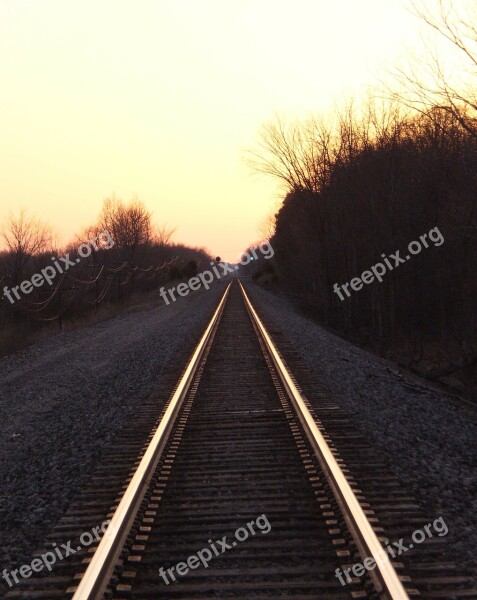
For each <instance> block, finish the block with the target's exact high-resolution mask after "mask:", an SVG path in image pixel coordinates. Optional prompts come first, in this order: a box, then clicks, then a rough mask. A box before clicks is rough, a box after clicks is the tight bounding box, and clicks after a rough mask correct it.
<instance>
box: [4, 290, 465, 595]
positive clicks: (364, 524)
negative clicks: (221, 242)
mask: <svg viewBox="0 0 477 600" xmlns="http://www.w3.org/2000/svg"><path fill="white" fill-rule="evenodd" d="M291 362H292V363H293V362H294V361H293V359H292V360H291ZM292 366H295V365H292ZM297 367H298V368H297V370H298V372H300V374H301V368H300V367H299V365H297ZM300 379H301V377H300ZM305 379H306V377H305ZM154 400H156V402H154ZM157 400H158V399H154V398H153V399H152V401H151V403H149V404H147V405H146V406H145V407H144V410H143V411H142V412H141V414H139V415H138V416H137V419H136V421H135V423H134V424H131V427H129V428H126V430H125V431H124V432H122V434H121V436H120V437H119V439H118V440H117V441H116V444H114V445H113V446H112V447H111V449H110V450H109V452H108V453H107V455H106V456H105V459H104V461H103V462H104V464H103V465H102V466H101V467H100V469H99V471H98V472H97V473H96V475H95V477H94V478H93V480H92V481H91V483H90V485H89V486H88V487H87V488H86V489H85V490H84V491H83V493H82V494H81V495H80V496H79V497H78V498H77V499H76V501H75V502H74V503H73V504H72V506H71V507H70V510H69V511H68V513H67V514H66V515H65V517H64V518H63V519H62V520H61V521H60V522H59V523H58V525H57V527H56V528H55V529H54V530H53V531H52V533H51V534H50V536H49V540H48V542H49V546H48V548H49V550H50V551H51V549H52V548H53V547H54V546H55V545H56V547H59V546H60V545H61V544H62V543H64V542H65V540H74V541H73V542H72V548H75V549H76V550H77V551H75V552H74V554H72V555H71V556H70V557H68V559H65V560H63V561H58V562H57V564H55V565H54V567H53V568H52V570H51V572H50V571H48V572H46V574H45V573H44V572H43V573H42V574H41V575H44V576H43V577H40V576H37V577H31V578H28V579H24V580H21V581H20V583H19V585H18V586H16V587H15V589H13V590H12V591H10V592H9V593H8V594H7V596H6V597H7V598H29V599H34V598H48V599H52V598H73V600H90V599H96V598H103V597H107V598H114V599H116V600H126V599H153V598H154V599H155V598H165V599H167V598H171V599H173V598H175V599H180V598H187V599H201V598H210V597H223V598H226V597H231V598H243V599H245V598H247V599H250V598H252V599H253V598H275V597H290V598H295V599H296V600H302V599H305V598H307V599H309V598H313V599H315V598H319V599H321V598H323V599H325V600H326V599H341V598H389V599H392V600H398V599H400V600H401V599H405V598H409V597H413V596H419V597H422V598H477V591H476V590H475V589H473V588H472V579H471V578H470V577H469V576H467V575H466V574H462V573H460V572H459V570H458V568H457V567H456V566H455V565H453V564H451V563H449V562H448V561H447V562H444V561H443V560H442V558H441V551H440V548H441V547H442V544H445V539H443V538H441V537H438V536H434V537H433V538H430V539H429V540H426V544H423V545H422V546H421V547H420V548H419V549H416V550H415V553H416V554H415V558H414V559H411V560H408V559H404V558H402V557H401V556H398V557H396V558H395V559H393V558H391V557H390V555H389V553H388V552H386V551H383V548H384V547H385V545H383V542H385V540H388V539H390V540H398V539H399V538H400V537H404V535H405V533H406V532H407V533H409V534H410V533H411V532H412V531H413V530H414V529H416V528H417V527H418V526H419V525H421V526H422V525H424V524H426V523H427V521H425V520H423V519H424V516H423V514H422V511H421V510H420V508H419V506H417V505H416V504H415V503H413V499H412V498H410V497H409V496H408V495H407V494H406V492H405V490H402V486H401V485H400V482H397V481H396V480H395V479H394V478H393V477H392V476H390V475H389V473H388V472H387V470H386V466H385V465H384V464H382V463H380V462H379V460H376V458H375V457H374V456H372V453H371V451H370V449H369V447H368V446H367V444H366V441H365V440H362V438H360V436H359V435H358V434H357V432H356V431H354V429H353V426H352V423H350V422H349V419H347V418H346V415H343V414H342V413H341V411H340V410H339V408H338V407H337V406H336V405H335V404H334V403H333V401H332V400H330V399H329V398H326V397H324V398H323V399H322V401H321V402H320V408H319V410H313V408H312V407H311V405H310V403H309V402H308V400H307V399H306V397H305V395H304V393H303V391H302V390H301V389H300V387H299V385H298V383H297V381H296V380H295V378H294V377H293V375H292V373H291V372H290V370H289V369H288V367H287V365H286V364H285V362H284V360H283V358H282V356H281V355H280V352H279V351H278V350H277V348H276V347H275V345H274V344H273V342H272V340H271V338H270V336H269V334H268V333H267V331H266V329H265V327H264V325H263V323H262V322H261V320H260V318H259V316H258V315H257V313H256V311H255V310H254V308H253V306H252V304H251V303H250V300H249V299H248V296H247V294H246V291H245V290H244V288H243V287H242V285H241V284H239V283H237V282H234V283H233V284H231V285H230V286H229V287H227V289H226V291H225V292H224V294H223V296H222V299H221V301H220V304H219V306H218V307H217V310H216V312H215V313H214V315H213V317H212V319H211V321H210V323H209V325H208V327H207V329H206V331H205V332H204V335H203V336H202V338H201V340H200V342H199V344H198V345H197V347H196V349H195V351H194V353H193V356H192V357H191V359H190V360H189V362H188V363H187V366H186V368H185V369H184V371H183V373H182V374H181V377H180V379H179V381H178V383H177V384H176V385H175V386H174V388H173V389H172V390H171V393H170V395H169V397H168V399H167V401H165V402H163V407H162V412H161V414H159V415H158V414H157V408H156V405H157ZM154 422H155V423H156V425H155V426H154V428H153V429H152V431H149V430H150V429H151V423H154ZM325 428H326V430H325ZM330 435H331V437H330ZM331 438H333V439H331ZM343 456H344V457H345V459H346V464H345V462H344V460H343ZM358 482H359V483H358ZM362 488H365V490H364V492H363V489H362ZM105 519H109V520H110V522H109V526H108V529H107V530H106V535H104V536H103V537H102V539H101V541H99V540H98V541H95V542H94V543H90V544H88V546H89V547H88V549H86V548H83V549H82V550H79V548H80V547H81V544H79V545H78V544H77V542H78V539H79V538H80V536H81V534H82V532H86V531H90V530H92V529H93V528H94V527H96V528H97V527H98V525H101V524H102V523H103V522H104V521H105ZM105 529H106V528H105ZM401 534H402V535H401ZM427 542H429V543H427ZM388 543H389V542H388ZM373 557H374V559H375V563H377V565H378V566H376V567H374V568H370V569H366V568H364V567H363V568H361V570H360V571H362V573H361V572H359V573H358V574H359V576H356V575H355V573H353V571H349V569H351V568H352V567H353V565H358V564H363V563H364V564H369V565H371V563H370V562H369V561H370V560H371V559H372V558H373ZM366 560H368V563H365V561H366ZM346 569H348V571H346ZM358 570H359V569H358ZM346 573H347V575H346ZM338 575H339V576H338ZM342 582H344V583H345V584H346V585H342Z"/></svg>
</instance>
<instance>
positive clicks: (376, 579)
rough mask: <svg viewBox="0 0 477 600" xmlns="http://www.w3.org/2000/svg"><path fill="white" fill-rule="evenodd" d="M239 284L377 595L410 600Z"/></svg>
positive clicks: (391, 598) (395, 599)
mask: <svg viewBox="0 0 477 600" xmlns="http://www.w3.org/2000/svg"><path fill="white" fill-rule="evenodd" d="M239 284H240V288H241V290H242V294H243V298H244V300H245V304H246V306H247V309H248V311H249V314H250V316H251V318H252V321H253V322H254V323H255V325H256V327H257V328H258V330H259V331H260V334H261V336H262V338H263V341H264V342H265V345H266V347H267V349H268V352H269V353H270V356H271V358H272V361H273V363H274V365H275V368H276V369H277V372H278V375H279V376H280V379H281V381H282V383H283V385H284V387H285V389H286V391H287V393H288V395H289V397H290V400H291V401H292V403H293V406H294V407H295V410H296V412H297V415H298V417H299V419H300V421H301V423H302V424H303V427H304V429H305V431H306V434H307V436H308V439H309V440H310V442H311V444H312V446H313V448H314V450H315V452H316V455H317V457H318V460H319V461H320V464H321V466H322V468H323V470H324V471H325V473H326V474H327V476H328V479H329V482H330V485H331V487H332V489H333V492H334V494H335V496H336V499H337V500H338V503H339V504H340V507H341V510H342V512H343V516H344V518H345V520H346V523H347V525H348V527H349V529H350V531H351V533H352V535H353V537H354V539H355V542H356V543H357V546H358V549H359V551H360V554H361V556H362V559H363V560H365V559H366V558H368V557H372V558H373V559H374V561H375V562H376V568H375V569H374V570H373V571H369V574H370V576H371V578H372V579H373V583H374V584H375V586H376V589H377V591H378V592H379V593H381V594H384V597H385V598H388V599H389V600H409V595H408V594H407V592H406V590H405V589H404V587H403V585H402V583H401V580H400V579H399V576H398V574H397V573H396V571H395V569H394V567H393V565H392V563H391V561H390V560H389V556H388V553H387V552H386V550H385V549H384V547H383V546H382V544H381V543H380V541H379V540H378V538H377V536H376V534H375V533H374V530H373V528H372V526H371V523H370V522H369V520H368V518H367V517H366V515H365V514H364V511H363V509H362V508H361V505H360V503H359V501H358V499H357V498H356V496H355V494H354V492H353V490H352V489H351V486H350V485H349V483H348V480H347V479H346V477H345V475H344V473H343V471H342V470H341V467H340V466H339V464H338V463H337V461H336V459H335V457H334V456H333V453H332V452H331V449H330V447H329V446H328V443H327V442H326V440H325V438H324V437H323V435H322V434H321V432H320V430H319V429H318V426H317V424H316V422H315V420H314V418H313V416H312V415H311V413H310V411H309V410H308V407H307V406H306V404H305V401H304V400H303V398H302V396H301V394H300V392H299V391H298V389H297V387H296V385H295V383H294V382H293V379H292V377H291V375H290V373H289V371H288V369H287V367H286V366H285V363H284V362H283V360H282V358H281V357H280V354H279V352H278V350H277V349H276V347H275V345H274V344H273V342H272V340H271V338H270V336H269V335H268V332H267V330H266V329H265V326H264V325H263V323H262V321H261V320H260V318H259V316H258V315H257V313H256V311H255V309H254V308H253V306H252V303H251V302H250V300H249V297H248V295H247V292H246V291H245V288H244V287H243V285H242V282H241V281H240V280H239Z"/></svg>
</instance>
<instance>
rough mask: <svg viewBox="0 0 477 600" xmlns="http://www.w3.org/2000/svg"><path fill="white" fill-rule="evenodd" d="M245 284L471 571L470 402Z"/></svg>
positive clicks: (474, 524)
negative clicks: (440, 523)
mask: <svg viewBox="0 0 477 600" xmlns="http://www.w3.org/2000/svg"><path fill="white" fill-rule="evenodd" d="M247 290H249V293H250V297H251V300H252V301H253V302H254V303H255V305H256V308H257V311H258V312H259V314H260V315H261V316H262V317H263V319H264V321H265V324H266V325H268V326H269V327H270V328H272V329H273V330H275V331H278V332H280V333H281V334H283V337H284V339H285V340H286V341H287V343H290V345H291V346H292V348H293V350H294V351H297V352H298V354H299V356H300V357H301V359H302V360H303V361H304V362H305V364H307V366H308V367H309V368H310V369H311V370H312V371H313V372H314V373H316V374H317V375H318V376H319V377H320V379H321V380H322V381H323V382H324V384H325V386H326V387H327V389H328V390H329V391H330V393H331V394H332V395H333V397H334V398H335V399H336V401H337V403H338V404H339V405H340V406H341V407H342V408H343V409H344V410H345V411H347V412H348V413H349V414H350V415H351V416H352V417H353V419H354V422H355V425H356V427H357V428H358V429H359V430H360V431H361V433H362V434H364V435H365V436H366V438H367V439H368V440H369V442H370V444H371V445H372V447H373V448H375V449H376V453H377V455H378V456H379V457H380V458H384V459H385V460H386V462H387V463H388V464H389V466H390V468H391V470H392V471H393V472H394V474H395V475H396V476H397V477H399V478H400V479H401V481H402V482H403V485H405V486H406V487H408V489H409V491H410V492H411V493H413V494H414V496H415V497H416V499H417V500H418V502H419V503H420V504H421V506H422V507H423V508H425V510H426V513H427V514H428V515H434V518H438V517H440V516H442V517H444V519H445V522H446V523H447V525H448V528H449V533H448V538H447V541H448V544H449V550H450V556H451V557H452V559H453V560H454V561H455V563H456V564H461V565H466V566H467V567H469V568H470V569H471V570H472V572H473V573H474V574H475V576H476V577H477V558H476V557H477V554H476V552H475V548H474V544H475V539H476V535H477V517H476V515H477V494H476V492H477V460H476V442H477V411H476V408H475V407H473V406H471V405H470V404H467V403H465V402H462V401H460V400H459V399H457V398H453V397H452V396H450V395H448V394H445V393H443V392H442V393H441V392H439V391H436V390H435V389H433V388H432V387H431V386H429V385H427V384H426V382H425V381H424V380H421V379H418V378H417V377H415V376H413V375H411V374H408V373H406V372H405V371H402V370H401V369H399V368H398V367H397V366H396V365H395V364H394V363H391V362H390V361H387V360H384V359H381V358H379V357H376V356H375V355H373V354H370V353H368V352H365V351H364V350H361V349H360V348H357V347H356V346H353V345H352V344H350V343H348V342H347V341H345V340H343V339H341V338H340V337H338V336H336V335H333V334H332V333H330V332H329V331H327V330H326V329H324V328H322V327H320V326H319V325H318V324H316V323H314V322H313V321H311V320H310V319H308V318H306V317H304V316H302V315H301V314H300V313H299V311H298V310H297V309H296V308H294V307H293V306H292V304H291V302H289V301H288V300H287V299H286V298H284V297H281V296H277V295H275V294H273V293H271V292H268V291H266V290H264V289H262V288H259V287H257V286H254V285H250V284H249V285H248V286H247ZM309 400H310V402H312V403H313V397H312V395H310V396H309ZM409 533H412V532H409Z"/></svg>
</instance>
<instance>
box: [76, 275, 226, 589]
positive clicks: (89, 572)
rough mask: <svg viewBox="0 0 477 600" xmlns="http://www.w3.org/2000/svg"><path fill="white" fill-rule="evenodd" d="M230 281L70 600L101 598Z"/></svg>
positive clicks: (204, 347) (215, 321) (223, 302)
mask: <svg viewBox="0 0 477 600" xmlns="http://www.w3.org/2000/svg"><path fill="white" fill-rule="evenodd" d="M230 286H231V283H229V284H228V286H227V288H226V290H225V292H224V294H223V295H222V298H221V300H220V302H219V305H218V307H217V309H216V310H215V312H214V314H213V316H212V319H211V320H210V322H209V324H208V326H207V328H206V330H205V332H204V334H203V335H202V337H201V339H200V341H199V343H198V344H197V346H196V348H195V350H194V353H193V354H192V357H191V358H190V360H189V362H188V363H187V367H186V369H185V371H184V374H183V376H182V377H181V380H180V382H179V385H178V386H177V389H176V390H175V392H174V394H173V396H172V398H171V399H170V402H169V405H168V407H167V409H166V411H165V413H164V416H163V417H162V419H161V421H160V423H159V425H158V427H157V429H156V431H155V433H154V436H153V438H152V440H151V441H150V443H149V445H148V447H147V450H146V452H145V453H144V455H143V457H142V459H141V462H140V463H139V466H138V467H137V469H136V471H135V473H134V475H133V477H132V479H131V481H130V483H129V485H128V487H127V489H126V491H125V493H124V495H123V497H122V499H121V501H120V503H119V505H118V507H117V509H116V511H115V513H114V515H113V517H112V519H111V521H110V523H109V525H108V528H107V529H106V532H105V534H104V535H103V537H102V539H101V542H100V543H99V546H98V547H97V549H96V551H95V553H94V555H93V558H92V559H91V562H90V563H89V565H88V568H87V569H86V572H85V573H84V575H83V577H82V578H81V581H80V583H79V585H78V588H77V589H76V591H75V593H74V595H73V600H99V599H100V598H102V597H103V594H104V592H105V590H106V587H107V585H108V583H109V580H110V578H111V575H112V572H113V570H114V567H115V565H116V561H117V559H118V556H119V554H120V553H121V550H122V548H123V545H124V543H125V541H126V538H127V535H128V533H129V530H130V528H131V525H132V524H133V522H134V519H135V517H136V514H137V511H138V510H139V508H140V505H141V502H142V499H143V497H144V494H145V492H146V490H147V487H148V484H149V482H150V480H151V477H152V475H153V473H154V470H155V468H156V466H157V463H158V462H159V458H160V456H161V454H162V451H163V449H164V447H165V445H166V443H167V439H168V436H169V432H170V431H171V429H172V426H173V425H174V422H175V419H176V416H177V415H178V413H179V410H180V408H181V406H182V404H183V401H184V399H185V397H186V395H187V393H188V391H189V388H190V385H191V383H192V382H193V380H194V376H195V374H196V372H197V369H198V367H199V365H200V362H201V359H202V356H203V355H204V352H205V349H206V347H207V344H208V342H209V340H210V338H211V335H212V332H213V330H214V327H215V326H216V324H217V323H218V320H219V317H220V314H221V312H222V309H223V307H224V305H225V301H226V300H227V296H228V294H229V290H230Z"/></svg>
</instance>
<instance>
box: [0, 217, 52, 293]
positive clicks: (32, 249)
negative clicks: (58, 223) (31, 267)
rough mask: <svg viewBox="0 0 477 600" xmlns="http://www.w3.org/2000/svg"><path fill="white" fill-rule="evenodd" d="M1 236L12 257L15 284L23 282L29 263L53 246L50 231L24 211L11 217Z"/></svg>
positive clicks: (12, 274)
mask: <svg viewBox="0 0 477 600" xmlns="http://www.w3.org/2000/svg"><path fill="white" fill-rule="evenodd" d="M1 236H2V238H3V240H4V242H5V245H6V247H7V250H8V252H9V255H10V257H11V277H12V279H13V282H14V283H15V284H17V283H19V282H20V281H21V280H22V278H23V274H24V271H25V268H26V266H27V264H28V262H29V261H30V260H31V259H32V258H33V257H35V256H37V255H38V254H41V253H42V252H46V251H47V250H49V249H50V248H51V247H52V244H53V236H52V233H51V231H50V229H49V228H48V227H47V226H46V225H44V224H43V223H42V222H41V221H39V220H38V219H36V218H34V217H30V216H28V214H27V213H26V211H24V210H20V212H19V214H18V215H17V216H15V215H10V217H9V218H8V220H7V223H6V225H5V227H4V228H3V230H2V232H1Z"/></svg>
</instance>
